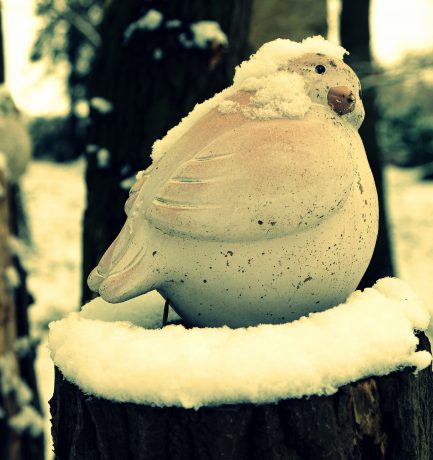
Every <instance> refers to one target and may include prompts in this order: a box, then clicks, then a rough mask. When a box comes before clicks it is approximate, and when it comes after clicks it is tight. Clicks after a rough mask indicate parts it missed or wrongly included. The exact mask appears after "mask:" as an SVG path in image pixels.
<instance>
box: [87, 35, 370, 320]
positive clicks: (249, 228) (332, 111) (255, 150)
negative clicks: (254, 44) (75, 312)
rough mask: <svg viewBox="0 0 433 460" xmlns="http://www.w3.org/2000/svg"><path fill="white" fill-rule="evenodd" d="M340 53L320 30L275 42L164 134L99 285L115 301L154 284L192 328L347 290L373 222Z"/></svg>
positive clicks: (310, 304) (272, 313)
mask: <svg viewBox="0 0 433 460" xmlns="http://www.w3.org/2000/svg"><path fill="white" fill-rule="evenodd" d="M344 53H345V50H344V49H343V48H341V47H339V46H336V45H333V44H331V43H330V42H327V41H326V40H324V39H323V38H321V37H312V38H309V39H306V40H304V41H303V42H302V43H294V42H291V41H290V40H281V39H280V40H275V41H274V42H270V43H268V44H266V45H264V46H263V47H262V48H261V49H260V50H259V51H258V52H257V53H256V54H255V55H253V56H252V57H251V58H250V59H249V60H248V61H246V62H244V63H242V64H241V65H240V67H238V69H237V71H236V75H235V78H234V83H233V85H232V86H231V87H229V88H227V89H226V90H224V91H223V92H221V93H219V94H217V95H216V96H214V98H212V99H210V100H208V101H206V102H205V103H203V104H200V105H198V106H196V108H195V109H194V110H193V112H191V113H190V114H189V115H188V116H187V117H186V118H185V119H184V120H183V121H182V122H181V123H180V124H179V125H178V126H177V127H175V128H174V129H173V130H171V131H169V133H168V134H167V136H166V137H165V138H164V139H162V140H160V141H157V142H156V143H155V145H154V149H153V159H154V161H153V164H152V166H151V167H150V168H149V169H148V170H146V171H144V172H142V173H139V174H138V176H137V181H136V184H135V185H134V186H133V187H132V189H131V191H130V197H129V199H128V201H127V202H126V205H125V209H126V213H127V216H128V218H127V221H126V223H125V226H124V228H123V229H122V231H121V233H120V234H119V236H118V237H117V239H116V240H115V241H114V243H113V244H112V245H111V246H110V248H109V249H108V250H107V252H106V254H105V255H104V256H103V257H102V259H101V261H100V263H99V265H98V266H97V267H96V268H95V269H94V270H93V272H92V273H91V274H90V276H89V286H90V287H91V289H93V290H95V291H99V293H100V294H101V296H102V297H103V298H104V299H105V300H107V301H109V302H121V301H124V300H127V299H129V298H132V297H135V296H138V295H140V294H143V293H145V292H148V291H150V290H153V289H156V290H158V291H159V292H160V293H161V294H162V295H163V296H164V297H165V298H166V299H169V301H170V304H171V306H172V307H173V308H174V310H175V311H176V312H177V313H178V314H179V315H180V316H181V317H182V318H183V320H184V321H185V322H186V323H187V324H189V325H194V326H222V325H228V326H230V327H242V326H249V325H256V324H259V323H281V322H287V321H291V320H294V319H297V318H299V317H301V316H303V315H306V314H308V313H310V312H313V311H320V310H324V309H327V308H329V307H331V306H334V305H337V304H338V303H340V302H343V301H344V300H345V299H346V298H347V296H348V295H349V294H350V293H352V292H353V291H354V290H355V289H356V287H357V285H358V283H359V281H360V279H361V277H362V275H363V274H364V272H365V270H366V268H367V266H368V264H369V261H370V258H371V255H372V252H373V248H374V245H375V241H376V235H377V226H378V206H377V195H376V189H375V185H374V181H373V178H372V174H371V171H370V168H369V165H368V162H367V158H366V154H365V150H364V147H363V144H362V141H361V139H360V137H359V135H358V131H357V130H358V128H359V126H360V125H361V123H362V121H363V118H364V109H363V105H362V101H361V98H360V83H359V80H358V78H357V77H356V75H355V73H354V72H353V71H352V70H351V69H350V68H349V67H348V66H347V65H346V64H345V63H343V61H342V57H343V54H344Z"/></svg>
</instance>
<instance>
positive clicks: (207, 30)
mask: <svg viewBox="0 0 433 460" xmlns="http://www.w3.org/2000/svg"><path fill="white" fill-rule="evenodd" d="M190 29H191V32H192V37H193V38H192V40H190V39H188V38H187V37H186V35H185V34H180V35H179V41H180V42H181V44H182V45H183V46H185V48H192V47H197V48H200V49H205V48H207V47H208V46H209V44H210V43H215V44H218V45H221V46H227V45H228V39H227V35H226V34H225V33H224V32H223V31H222V30H221V27H220V25H219V24H218V23H217V22H216V21H198V22H194V23H192V24H191V26H190Z"/></svg>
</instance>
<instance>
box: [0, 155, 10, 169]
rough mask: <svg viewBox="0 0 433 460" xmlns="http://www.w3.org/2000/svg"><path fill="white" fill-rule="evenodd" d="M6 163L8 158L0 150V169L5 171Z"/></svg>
mask: <svg viewBox="0 0 433 460" xmlns="http://www.w3.org/2000/svg"><path fill="white" fill-rule="evenodd" d="M7 164H8V159H7V157H6V154H5V153H4V152H0V171H3V172H5V171H6V168H7Z"/></svg>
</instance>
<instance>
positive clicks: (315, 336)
mask: <svg viewBox="0 0 433 460" xmlns="http://www.w3.org/2000/svg"><path fill="white" fill-rule="evenodd" d="M379 283H381V284H379ZM379 283H378V284H377V285H376V286H375V288H373V289H369V290H366V291H364V292H363V293H359V292H357V293H355V294H354V295H353V296H352V297H351V298H350V299H349V300H348V302H347V303H346V304H343V305H341V306H338V307H336V308H334V309H332V310H329V311H327V312H323V313H319V314H315V315H311V316H310V317H309V318H304V319H301V320H300V321H297V322H294V323H291V324H284V325H278V326H275V325H273V326H271V325H262V326H258V327H256V328H249V329H235V330H233V329H228V328H221V329H199V328H195V329H189V330H188V329H185V328H183V326H181V325H172V326H168V327H166V328H164V329H162V330H145V329H142V328H141V327H140V326H143V325H147V327H156V325H157V322H158V320H157V319H156V318H157V314H158V312H160V311H158V309H156V308H153V310H152V308H150V307H154V306H156V303H157V302H153V300H152V301H151V302H149V301H146V300H143V299H142V300H141V305H140V301H139V300H138V299H134V301H129V302H125V303H124V304H123V305H120V306H113V305H108V304H105V303H104V302H103V301H102V300H101V299H96V300H94V301H92V302H91V303H89V304H88V305H87V306H86V307H85V308H84V310H83V311H82V312H81V313H80V314H73V315H72V316H70V317H68V318H66V319H64V320H62V321H59V322H55V323H52V325H51V332H50V348H51V352H52V356H53V359H54V363H55V364H56V379H55V390H54V395H53V398H52V400H51V401H50V405H51V414H52V432H53V437H54V450H55V454H56V458H58V459H60V460H66V459H68V460H73V459H80V460H81V459H131V460H134V459H185V460H187V459H188V460H189V459H233V460H244V459H245V460H247V459H248V460H250V459H266V460H268V459H271V460H273V459H296V460H298V459H314V460H317V459H325V458H326V459H368V460H372V459H393V460H398V459H401V460H403V459H404V460H410V459H414V460H415V459H416V460H420V459H426V460H427V459H433V375H432V369H431V365H430V361H431V356H430V355H429V351H430V344H429V341H428V339H427V338H426V336H425V335H424V333H423V332H416V333H414V332H413V331H414V330H415V329H426V328H427V326H428V322H429V315H428V312H427V310H426V309H422V308H421V307H420V306H419V305H417V303H416V301H415V300H414V299H413V298H411V297H410V295H409V294H408V293H407V291H404V288H403V287H402V283H401V284H399V283H400V282H399V281H398V280H394V279H386V280H381V282H379ZM145 297H146V296H144V298H145ZM386 299H388V300H386ZM152 302H153V305H151V306H149V303H152ZM151 310H152V311H151ZM150 311H151V313H149V312H150ZM146 315H147V318H144V317H145V316H146ZM152 315H153V316H152ZM155 315H156V316H155ZM150 316H152V318H150ZM363 318H364V319H363ZM126 320H128V321H130V322H132V323H133V324H134V326H133V325H131V324H128V323H125V322H124V321H126ZM151 324H153V326H151ZM136 326H139V327H136ZM348 327H350V328H351V329H350V330H347V328H348ZM338 330H340V331H341V334H338V332H337V333H336V331H338ZM380 331H382V333H381V332H380ZM104 337H105V339H106V340H103V338H104ZM127 337H129V338H130V342H134V344H133V345H132V344H129V343H126V342H125V339H126V338H127ZM140 337H142V338H143V342H142V343H141V344H142V345H143V346H139V348H138V349H137V348H136V347H137V346H138V343H139V341H140V340H141V339H140ZM292 339H294V340H295V341H297V342H299V347H298V348H295V349H293V348H291V347H290V345H292V343H291V340H292ZM418 339H419V340H418ZM170 342H171V343H172V345H173V348H167V345H169V343H170ZM200 344H202V345H201V346H200ZM344 344H346V346H342V345H344ZM150 345H152V346H150ZM157 345H161V349H158V347H157ZM275 346H277V347H278V348H276V349H272V350H271V353H270V354H269V355H268V357H267V358H266V353H267V351H266V349H267V348H269V347H275ZM281 346H283V348H281ZM146 347H148V348H146ZM188 347H189V348H188ZM244 347H245V348H244ZM134 349H135V352H136V353H135V354H134V353H132V351H133V350H134ZM188 349H189V350H190V351H189V352H187V350H188ZM246 349H247V350H248V349H250V350H251V355H252V356H248V355H245V350H246ZM131 353H132V354H131ZM185 353H187V355H188V357H187V358H185ZM216 354H217V355H218V356H215V355H216ZM152 355H155V356H152ZM242 357H244V359H242ZM184 358H185V359H184ZM230 360H232V362H231V363H230ZM271 361H274V362H271ZM191 362H193V363H192V364H191ZM225 362H228V363H229V364H227V369H226V368H225V366H224V363H225ZM176 363H177V365H178V366H179V367H178V368H177V369H173V367H175V366H176ZM167 366H168V367H169V368H171V369H167ZM206 366H208V367H206ZM140 367H141V369H140ZM128 368H129V369H130V372H128V373H126V372H125V369H128ZM416 368H418V371H417V372H414V371H415V370H416ZM270 369H273V370H274V372H275V373H276V374H278V375H276V376H275V379H274V380H273V378H269V377H270V373H271V372H270ZM278 369H279V370H280V371H281V372H279V371H278ZM301 370H303V371H302V372H301ZM262 371H263V373H262ZM316 371H317V372H316ZM316 373H317V375H316ZM342 374H344V375H342ZM372 375H374V376H372ZM98 376H99V378H98ZM140 376H141V378H140ZM170 376H171V380H170ZM219 376H220V378H219ZM284 376H287V377H288V378H287V380H285V379H284ZM242 380H245V382H244V383H245V386H242V384H240V383H239V382H240V381H242ZM344 380H347V382H346V384H343V382H344ZM194 382H196V386H195V387H194ZM272 382H274V383H273V384H272ZM349 382H351V383H349ZM277 387H279V388H277ZM188 388H189V390H188ZM232 390H233V391H232ZM188 391H189V392H188ZM315 393H316V394H315ZM278 394H280V397H278ZM284 395H288V396H287V397H283V396H284ZM302 395H304V396H302ZM212 398H213V400H212ZM236 398H237V399H238V402H236ZM155 406H159V407H155ZM181 406H183V407H181Z"/></svg>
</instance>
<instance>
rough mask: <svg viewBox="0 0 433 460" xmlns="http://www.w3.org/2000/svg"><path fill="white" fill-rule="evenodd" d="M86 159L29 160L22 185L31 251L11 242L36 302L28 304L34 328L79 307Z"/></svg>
mask: <svg viewBox="0 0 433 460" xmlns="http://www.w3.org/2000/svg"><path fill="white" fill-rule="evenodd" d="M83 176H84V161H83V160H82V159H80V160H79V161H76V162H73V163H67V164H61V165H59V164H54V163H51V162H49V161H42V160H38V161H33V162H32V163H30V167H29V171H28V174H26V175H25V176H24V177H23V180H22V183H21V189H22V192H23V201H24V202H25V203H26V209H27V214H28V217H29V225H30V231H31V236H32V243H33V246H32V249H31V250H29V249H26V248H25V247H24V246H23V245H22V243H21V242H19V241H17V240H11V241H10V245H13V246H14V247H15V250H16V251H18V252H19V253H20V255H21V257H22V258H23V259H22V260H23V262H24V263H25V267H26V269H27V270H28V274H29V278H28V287H29V290H30V292H32V293H33V295H34V297H35V299H36V303H35V304H34V305H33V306H32V307H31V308H30V311H29V313H30V319H31V322H32V325H33V327H34V328H35V329H43V328H44V327H46V325H47V323H48V322H49V321H51V320H53V319H58V318H61V317H63V316H65V314H67V313H69V312H70V311H74V310H77V309H78V308H79V306H80V286H81V277H80V267H81V249H80V241H81V231H82V230H81V219H82V214H83V207H84V201H85V184H84V177H83Z"/></svg>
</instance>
